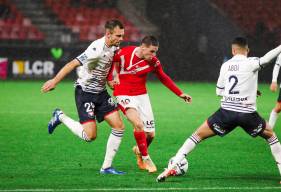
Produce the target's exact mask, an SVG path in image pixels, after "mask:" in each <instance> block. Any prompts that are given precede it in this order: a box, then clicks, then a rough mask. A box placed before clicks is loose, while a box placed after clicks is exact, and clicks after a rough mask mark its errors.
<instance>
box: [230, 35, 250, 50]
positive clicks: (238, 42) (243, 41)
mask: <svg viewBox="0 0 281 192" xmlns="http://www.w3.org/2000/svg"><path fill="white" fill-rule="evenodd" d="M232 45H238V46H239V47H244V48H245V47H247V46H248V40H247V39H246V38H245V37H236V38H235V39H233V41H232Z"/></svg>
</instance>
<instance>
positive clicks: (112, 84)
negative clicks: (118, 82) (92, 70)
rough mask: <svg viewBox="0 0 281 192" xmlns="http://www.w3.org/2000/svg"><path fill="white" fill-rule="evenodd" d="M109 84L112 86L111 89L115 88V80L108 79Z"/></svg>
mask: <svg viewBox="0 0 281 192" xmlns="http://www.w3.org/2000/svg"><path fill="white" fill-rule="evenodd" d="M107 84H108V86H109V87H110V89H114V85H115V83H114V81H107Z"/></svg>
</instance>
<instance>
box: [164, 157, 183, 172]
mask: <svg viewBox="0 0 281 192" xmlns="http://www.w3.org/2000/svg"><path fill="white" fill-rule="evenodd" d="M174 158H175V157H172V158H171V159H170V160H169V163H168V169H172V163H173V161H174ZM173 169H174V170H175V171H176V175H177V176H180V175H184V174H185V173H186V172H187V170H188V161H187V159H186V158H184V159H183V160H182V161H181V162H180V163H178V164H176V167H175V168H173Z"/></svg>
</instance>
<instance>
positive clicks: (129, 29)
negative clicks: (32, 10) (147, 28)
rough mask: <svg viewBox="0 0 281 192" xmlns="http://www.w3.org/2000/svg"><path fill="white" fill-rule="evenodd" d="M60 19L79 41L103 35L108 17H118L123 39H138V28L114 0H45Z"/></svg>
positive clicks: (90, 39) (139, 35)
mask: <svg viewBox="0 0 281 192" xmlns="http://www.w3.org/2000/svg"><path fill="white" fill-rule="evenodd" d="M45 3H46V5H47V6H48V7H50V8H51V9H52V10H53V12H54V13H55V14H56V15H57V16H58V18H59V19H60V21H62V22H63V23H64V25H66V26H67V27H69V28H70V29H71V30H72V32H73V33H75V34H77V35H79V39H80V41H93V40H94V39H97V38H100V37H102V36H103V35H104V24H105V22H106V20H108V19H113V18H116V19H119V20H120V21H122V22H123V24H124V26H125V31H126V34H125V41H139V39H140V37H141V32H140V30H139V29H138V28H137V27H135V26H134V25H133V24H132V23H131V22H130V21H129V20H127V19H126V18H125V17H124V16H123V15H122V14H121V13H120V12H119V11H118V9H117V8H116V0H112V1H110V0H97V1H92V0H80V1H76V0H75V1H74V0H45Z"/></svg>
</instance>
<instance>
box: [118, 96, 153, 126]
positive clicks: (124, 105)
mask: <svg viewBox="0 0 281 192" xmlns="http://www.w3.org/2000/svg"><path fill="white" fill-rule="evenodd" d="M116 99H117V102H118V105H119V107H120V108H121V110H122V111H123V113H125V111H126V109H128V108H134V109H136V110H137V112H138V113H139V114H140V118H141V120H142V121H143V124H144V125H145V127H144V131H145V132H155V122H154V116H153V112H152V108H151V104H150V100H149V96H148V94H144V95H137V96H127V95H119V96H116Z"/></svg>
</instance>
